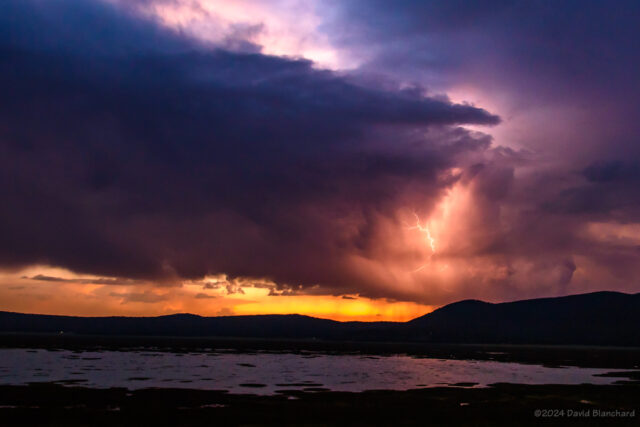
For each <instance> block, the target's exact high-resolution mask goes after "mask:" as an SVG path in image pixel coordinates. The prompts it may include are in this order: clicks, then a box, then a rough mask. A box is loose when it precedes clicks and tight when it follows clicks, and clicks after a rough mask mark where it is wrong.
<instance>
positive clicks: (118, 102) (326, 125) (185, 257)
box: [0, 0, 640, 321]
mask: <svg viewBox="0 0 640 427" xmlns="http://www.w3.org/2000/svg"><path fill="white" fill-rule="evenodd" d="M639 20H640V3H638V2H636V1H625V0H621V1H617V2H605V1H597V0H593V1H587V2H584V1H569V0H566V1H528V2H520V1H510V0H477V1H473V2H468V1H461V0H447V1H444V0H440V1H421V2H417V1H404V0H399V1H395V2H388V1H378V0H366V1H364V0H342V1H337V0H323V1H319V0H318V1H313V0H310V1H298V0H260V1H258V0H238V1H218V0H85V1H74V0H56V1H54V0H5V2H4V3H3V14H2V15H1V16H0V58H1V60H0V90H1V91H2V94H3V95H2V98H1V99H0V200H1V201H2V203H0V310H8V311H20V312H29V313H48V314H67V315H83V316H90V315H95V316H104V315H131V316H146V315H161V314H170V313H178V312H190V313H196V314H201V315H211V316H215V315H233V314H265V313H300V314H308V315H312V316H318V317H325V318H332V319H337V320H367V321H370V320H397V321H404V320H408V319H411V318H414V317H417V316H420V315H422V314H425V313H427V312H430V311H432V310H433V309H435V308H437V307H440V306H442V305H444V304H447V303H451V302H454V301H458V300H463V299H481V300H484V301H491V302H501V301H512V300H517V299H525V298H536V297H552V296H560V295H568V294H576V293H584V292H592V291H600V290H615V291H622V292H640V284H639V283H638V282H637V277H639V274H640V144H639V142H640V141H639V140H638V135H639V134H640V132H639V131H640V121H638V113H639V112H640V82H639V80H638V78H637V70H638V69H639V66H640V26H638V25H637V22H638V21H639Z"/></svg>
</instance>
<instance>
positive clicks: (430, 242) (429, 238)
mask: <svg viewBox="0 0 640 427" xmlns="http://www.w3.org/2000/svg"><path fill="white" fill-rule="evenodd" d="M413 215H414V216H415V217H416V225H413V226H411V227H409V230H418V231H420V232H421V233H422V234H424V238H425V241H426V242H427V244H428V245H429V247H430V248H431V253H434V254H435V253H436V240H435V239H434V238H433V236H432V235H431V230H429V227H428V226H426V225H422V221H420V217H419V216H418V214H417V213H415V212H414V213H413Z"/></svg>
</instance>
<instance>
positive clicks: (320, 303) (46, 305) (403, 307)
mask: <svg viewBox="0 0 640 427" xmlns="http://www.w3.org/2000/svg"><path fill="white" fill-rule="evenodd" d="M105 283H106V284H105ZM254 283H257V286H258V287H253V284H254ZM268 285H269V282H266V281H255V282H250V281H249V280H248V281H247V282H246V283H244V282H242V283H241V284H240V285H237V286H236V285H234V286H231V285H229V282H227V281H226V278H225V276H223V275H221V276H214V277H209V278H205V280H203V281H198V282H189V281H187V282H184V283H182V284H179V285H173V286H170V285H164V286H163V285H158V284H153V283H144V282H133V281H131V282H129V281H126V280H124V279H123V280H122V283H121V282H119V281H118V279H114V278H102V277H97V276H90V275H78V274H75V273H72V272H70V271H68V270H65V269H61V268H52V267H46V266H33V267H29V268H26V269H23V270H20V271H18V272H4V273H2V274H0V310H3V311H15V312H23V313H37V314H54V315H69V316H134V317H140V316H161V315H167V314H175V313H192V314H198V315H201V316H227V315H254V314H302V315H308V316H313V317H319V318H326V319H332V320H339V321H407V320H411V319H413V318H416V317H419V316H422V315H424V314H426V313H429V312H431V311H433V309H434V308H435V307H432V306H429V305H423V304H418V303H413V302H398V301H388V300H386V299H371V298H365V297H360V296H357V295H340V296H333V295H272V294H271V291H272V290H271V289H270V288H269V287H268Z"/></svg>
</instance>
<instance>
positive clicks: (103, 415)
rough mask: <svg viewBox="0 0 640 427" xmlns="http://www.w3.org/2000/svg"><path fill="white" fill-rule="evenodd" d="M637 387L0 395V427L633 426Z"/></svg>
mask: <svg viewBox="0 0 640 427" xmlns="http://www.w3.org/2000/svg"><path fill="white" fill-rule="evenodd" d="M639 406H640V386H639V385H637V384H633V383H629V384H620V385H610V386H590V385H580V386H551V385H547V386H526V385H513V384H498V385H495V386H493V387H490V388H484V389H471V388H465V387H453V388H431V389H419V390H409V391H402V392H400V391H369V392H363V393H338V392H294V391H288V392H286V393H282V394H279V395H276V396H255V395H229V394H227V393H225V392H222V391H220V392H216V391H202V390H184V389H144V390H138V391H128V390H126V389H102V390H100V389H86V388H81V387H63V386H61V385H57V384H37V385H35V384H32V385H28V386H0V424H2V425H43V426H58V425H60V426H113V425H119V426H120V425H126V426H147V425H149V426H157V425H175V426H191V425H194V426H196V425H197V426H200V425H203V426H204V425H206V426H212V425H216V426H220V425H269V426H282V425H306V426H316V425H318V426H321V425H385V426H396V425H416V426H418V425H420V426H425V425H434V426H437V425H473V426H496V425H505V426H515V425H518V426H527V425H590V426H591V425H593V426H601V425H619V426H626V425H640V415H639V414H638V410H639V409H640V408H639Z"/></svg>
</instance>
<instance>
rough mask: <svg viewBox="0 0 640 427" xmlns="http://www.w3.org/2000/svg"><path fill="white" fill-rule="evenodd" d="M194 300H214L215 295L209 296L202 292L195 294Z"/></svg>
mask: <svg viewBox="0 0 640 427" xmlns="http://www.w3.org/2000/svg"><path fill="white" fill-rule="evenodd" d="M195 298H196V299H211V298H216V296H215V295H209V294H205V293H203V292H200V293H197V294H196V296H195Z"/></svg>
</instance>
